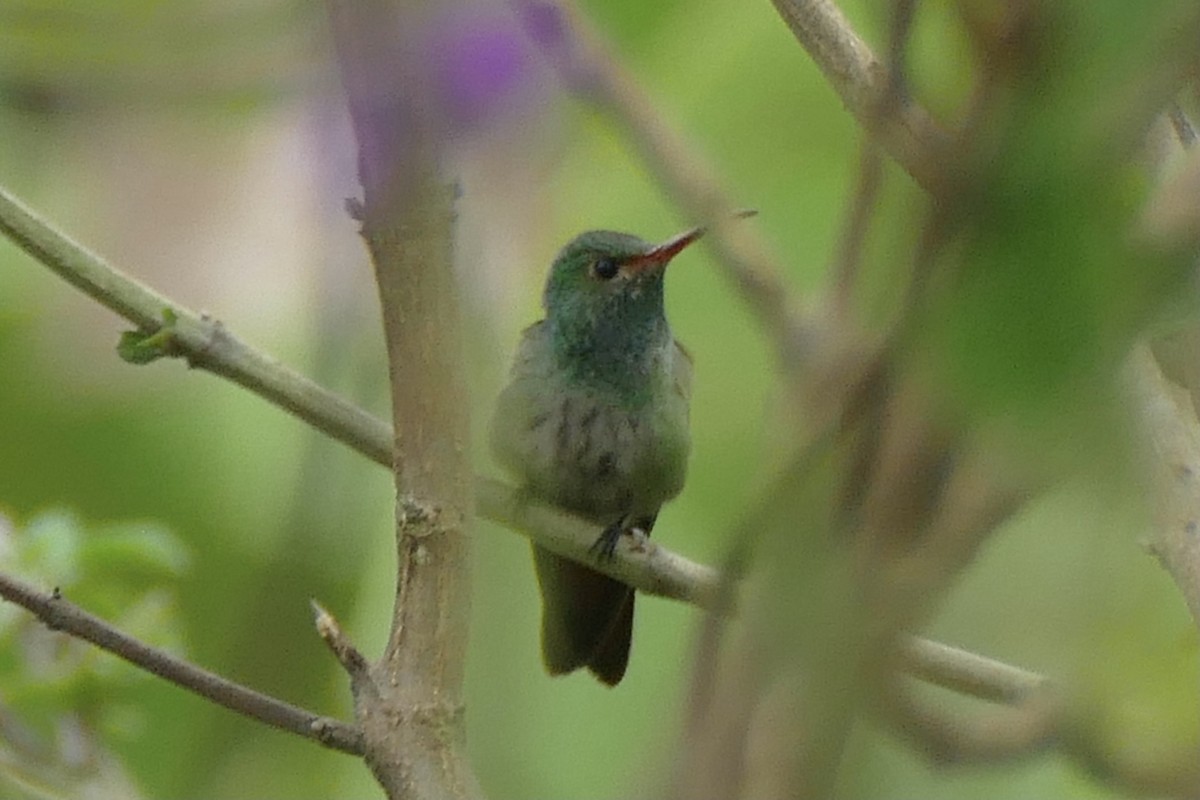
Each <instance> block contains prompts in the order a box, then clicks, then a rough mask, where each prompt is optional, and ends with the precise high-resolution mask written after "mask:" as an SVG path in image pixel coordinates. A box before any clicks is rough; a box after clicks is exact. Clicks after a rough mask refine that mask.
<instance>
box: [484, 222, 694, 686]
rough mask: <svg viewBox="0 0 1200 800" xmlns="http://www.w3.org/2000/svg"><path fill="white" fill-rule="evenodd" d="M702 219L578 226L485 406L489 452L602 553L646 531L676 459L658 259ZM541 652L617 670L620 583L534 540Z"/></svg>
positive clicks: (621, 636)
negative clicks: (579, 525) (688, 225)
mask: <svg viewBox="0 0 1200 800" xmlns="http://www.w3.org/2000/svg"><path fill="white" fill-rule="evenodd" d="M703 233H704V229H703V228H694V229H692V230H690V231H687V232H686V233H682V234H680V235H678V236H675V237H674V238H672V239H669V240H667V241H666V242H663V243H662V244H651V243H649V242H645V241H643V240H641V239H639V238H637V237H636V236H630V235H629V234H625V233H615V232H613V231H589V232H587V233H583V234H580V235H579V236H576V237H575V238H574V239H572V240H571V241H570V242H569V243H568V244H567V246H566V247H564V248H563V249H562V251H561V252H560V253H559V254H558V257H557V258H556V259H555V260H554V264H553V265H552V266H551V267H550V274H549V275H548V276H547V278H546V288H545V293H544V294H543V296H542V306H543V308H544V310H545V319H543V320H542V321H541V322H537V323H534V324H533V325H531V326H530V327H529V328H526V329H525V331H524V333H523V334H522V336H521V343H520V345H519V346H518V349H517V355H516V358H515V360H514V363H513V367H512V373H511V377H510V381H509V384H508V386H507V387H506V388H505V389H504V391H503V392H501V394H500V398H499V400H498V401H497V405H496V412H495V416H494V417H493V419H492V428H491V444H492V449H493V451H494V452H495V454H496V457H497V459H498V460H499V461H500V463H501V464H503V466H504V467H506V468H507V469H508V470H510V471H511V472H512V473H513V474H514V475H515V476H516V477H517V478H518V479H519V480H520V481H522V482H523V484H524V487H525V491H527V492H528V493H529V494H530V496H532V497H536V498H539V499H541V500H544V501H546V502H548V503H550V504H552V505H556V506H559V507H561V508H563V509H566V510H567V511H571V512H574V513H575V514H578V515H580V516H582V517H584V518H586V519H589V520H592V521H593V522H595V523H596V524H597V526H602V528H603V532H602V533H601V534H600V536H599V538H598V539H597V540H596V543H595V545H594V546H593V551H595V552H597V553H598V555H599V557H600V558H605V557H607V558H611V557H612V555H613V553H614V551H615V548H616V545H617V541H618V540H619V539H620V537H621V535H622V534H624V533H634V532H636V531H641V532H642V533H644V534H646V535H649V534H650V532H651V529H652V528H653V527H654V520H655V517H657V515H658V510H659V508H660V507H661V506H662V504H663V503H665V502H666V501H668V500H670V499H671V498H673V497H674V496H675V495H677V494H679V491H680V490H681V489H682V488H683V479H684V475H685V473H686V470H687V458H688V450H689V449H690V446H691V442H690V438H689V435H688V401H689V397H690V395H691V382H692V361H691V357H690V356H689V355H688V353H687V351H686V350H684V349H683V347H682V346H681V345H680V344H679V342H677V341H675V338H674V336H672V335H671V328H670V326H669V325H668V324H667V318H666V315H665V314H664V312H663V273H664V270H665V268H666V266H667V264H668V263H669V262H670V261H671V259H672V258H674V257H675V256H676V255H677V254H678V253H679V252H680V251H681V250H683V249H684V248H685V247H687V246H688V245H689V244H691V243H692V242H694V241H696V240H697V239H698V238H700V236H701V235H702V234H703ZM533 558H534V564H535V566H536V568H537V576H538V583H539V585H540V586H541V591H542V656H543V659H544V661H545V663H546V669H547V670H548V671H549V672H550V674H552V675H559V674H563V673H567V672H572V671H573V670H576V669H578V668H580V667H587V668H588V669H589V670H591V671H592V673H593V674H595V676H596V677H597V678H599V679H600V680H601V681H603V682H604V683H606V684H608V685H609V686H615V685H616V684H617V683H619V682H620V680H621V678H622V677H623V676H624V675H625V667H626V664H627V663H628V661H629V641H630V636H631V635H632V631H633V590H632V589H631V588H629V587H628V586H626V585H625V584H623V583H621V582H619V581H616V580H613V579H612V578H609V577H607V576H605V575H602V574H600V573H598V572H596V571H595V570H592V569H589V568H588V567H586V566H583V565H582V564H578V563H576V562H573V561H570V560H568V559H565V558H561V557H559V556H557V555H554V554H553V553H551V552H549V551H547V550H544V549H542V548H540V547H538V546H537V545H534V547H533Z"/></svg>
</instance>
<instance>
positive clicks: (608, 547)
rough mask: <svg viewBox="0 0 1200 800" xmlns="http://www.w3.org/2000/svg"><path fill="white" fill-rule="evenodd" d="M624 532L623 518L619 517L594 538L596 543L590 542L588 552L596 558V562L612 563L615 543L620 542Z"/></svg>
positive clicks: (615, 549)
mask: <svg viewBox="0 0 1200 800" xmlns="http://www.w3.org/2000/svg"><path fill="white" fill-rule="evenodd" d="M624 532H625V518H624V517H621V518H620V519H619V520H617V521H616V522H614V523H613V524H612V525H609V526H608V527H607V528H605V529H604V531H603V532H602V533H601V534H600V535H599V536H598V537H596V541H594V542H592V546H591V547H589V548H588V552H589V553H591V554H592V555H594V556H596V560H598V561H612V560H613V559H614V558H615V557H616V555H617V542H618V541H620V539H621V534H622V533H624Z"/></svg>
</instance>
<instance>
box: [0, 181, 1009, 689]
mask: <svg viewBox="0 0 1200 800" xmlns="http://www.w3.org/2000/svg"><path fill="white" fill-rule="evenodd" d="M0 230H3V231H6V232H9V233H10V236H12V238H13V239H14V241H16V242H17V244H18V245H20V246H21V247H22V248H24V249H25V250H26V251H27V252H28V253H29V254H30V255H32V256H33V257H34V258H35V259H37V260H38V261H40V262H41V263H43V264H44V265H45V266H47V267H49V268H50V269H51V270H53V271H54V272H55V273H57V274H59V275H60V276H61V277H63V278H64V279H65V280H67V282H69V283H71V284H72V285H74V286H77V287H79V288H81V289H82V290H83V291H84V292H85V293H86V294H88V295H90V296H92V297H94V298H95V299H96V300H97V301H99V302H100V303H101V304H102V305H104V306H106V307H108V308H111V309H113V310H114V311H116V312H117V313H118V314H120V315H121V316H123V317H125V318H126V319H128V320H129V321H131V322H133V323H134V324H138V325H140V324H142V323H143V322H144V321H147V320H149V321H156V320H158V319H159V312H160V310H161V309H162V308H172V309H175V312H176V314H177V316H178V322H177V323H176V330H177V345H178V349H179V351H180V353H181V354H182V355H184V356H187V357H192V356H195V355H196V354H198V353H205V356H206V357H205V359H204V360H203V362H202V364H203V366H205V367H206V368H207V369H209V370H210V371H211V372H213V373H214V374H216V375H220V376H222V377H225V378H228V379H230V380H233V381H234V382H235V383H237V384H239V385H241V386H243V387H245V388H247V389H249V390H250V391H252V392H254V393H255V394H257V395H259V396H260V397H262V398H263V399H265V400H267V401H268V402H271V403H273V404H275V405H277V406H279V407H280V408H283V409H285V410H287V411H290V412H292V413H294V414H295V415H296V416H297V417H299V418H300V419H302V420H304V421H305V422H307V423H309V424H310V425H312V426H313V427H314V428H316V429H317V430H319V431H322V432H324V433H326V434H327V435H329V436H330V437H332V438H334V439H337V440H339V441H341V442H343V443H344V444H346V445H348V446H350V447H351V448H353V449H354V450H357V451H358V452H360V453H362V454H363V455H365V456H366V457H367V458H369V459H371V460H372V461H374V462H375V463H377V464H379V465H380V466H383V467H386V468H388V469H390V468H391V464H392V456H391V452H392V431H391V426H390V425H388V424H387V423H385V422H383V421H382V420H379V419H378V418H376V417H374V416H372V415H371V414H368V413H367V412H366V411H363V410H362V409H360V408H358V407H356V406H354V405H353V404H351V403H348V402H346V401H345V400H343V399H341V398H339V397H337V396H336V395H334V394H332V393H331V392H329V391H327V390H325V389H322V388H321V387H319V386H316V385H315V384H313V383H312V382H311V381H309V380H308V379H307V378H304V377H303V376H301V375H299V374H298V373H295V372H293V371H292V370H290V369H289V368H287V367H285V366H283V365H282V364H280V363H278V362H277V361H275V360H274V359H272V358H269V357H267V356H265V355H263V354H261V353H258V352H257V351H254V350H252V349H251V348H249V347H248V346H246V345H243V344H238V346H237V347H235V348H229V347H220V348H212V349H208V350H207V352H206V351H205V348H206V347H207V343H208V341H209V339H208V337H207V335H204V334H203V333H202V332H201V333H198V334H195V335H190V334H188V333H187V332H188V331H189V330H196V329H197V328H199V329H203V330H208V329H207V328H205V327H204V326H216V325H217V323H215V322H211V321H208V322H205V321H203V320H201V319H200V318H199V317H196V316H195V315H194V314H192V313H191V312H189V311H187V310H186V309H184V308H183V307H182V306H180V305H179V304H178V303H175V302H174V301H171V300H169V299H167V298H164V297H162V296H160V295H158V294H157V293H155V292H154V291H152V290H151V289H148V288H146V287H145V286H143V285H141V284H139V283H138V282H137V281H135V280H134V279H133V278H131V277H129V276H128V275H126V274H124V273H122V272H120V271H118V270H117V269H115V268H114V267H112V266H111V265H110V264H108V262H106V261H104V260H103V259H101V258H100V257H98V256H96V255H94V254H92V253H90V252H88V251H87V250H85V249H84V248H82V247H81V246H79V245H77V244H75V243H73V242H71V241H70V240H69V239H67V237H66V236H65V235H64V234H62V233H60V232H59V231H57V230H56V229H55V228H54V227H52V226H51V225H50V224H49V223H48V222H46V221H45V220H43V219H42V218H41V217H39V216H37V215H36V214H34V213H32V212H30V211H29V210H28V209H27V208H26V207H25V206H24V205H23V204H21V203H20V202H19V201H17V200H16V199H15V198H13V197H12V196H11V195H10V194H8V193H7V192H5V191H4V190H3V189H0ZM14 231H15V232H16V233H13V232H14ZM222 330H223V328H222ZM181 331H182V333H180V332H181ZM224 336H225V337H226V339H227V341H229V342H234V341H236V340H235V339H234V337H233V336H232V335H230V334H228V333H225V334H224ZM267 387H278V390H277V391H275V390H268V388H267ZM474 493H475V503H476V509H475V510H476V513H478V514H479V515H480V516H483V517H486V518H488V519H490V520H493V521H495V522H498V523H500V524H502V525H506V526H508V527H510V528H512V529H513V530H515V531H518V532H520V533H522V534H523V535H525V536H528V537H530V538H531V539H533V540H534V541H536V542H537V543H538V544H539V545H541V546H543V547H546V548H547V549H548V550H551V551H553V552H555V553H559V554H560V555H564V556H567V557H568V558H575V559H580V560H582V559H584V558H590V556H588V548H589V547H590V546H591V544H592V543H593V542H594V541H595V530H594V529H592V528H591V527H589V526H588V525H587V524H586V523H584V522H583V521H581V520H579V519H577V518H575V517H572V516H570V515H568V514H565V513H563V512H562V511H559V510H557V509H554V508H551V507H550V506H546V505H542V504H539V503H536V502H533V501H531V500H529V499H528V498H527V497H526V496H525V495H524V494H523V493H522V492H520V491H519V490H517V489H515V488H513V487H511V486H508V485H506V484H504V483H501V482H499V481H496V480H493V479H490V478H483V477H476V479H475V487H474ZM592 566H593V567H594V568H595V569H597V570H600V571H602V572H605V573H606V574H608V575H611V576H612V577H615V578H617V579H618V580H622V581H625V582H627V583H628V584H629V585H630V586H633V587H634V588H635V589H637V590H639V591H642V592H645V593H647V594H654V595H658V596H661V597H667V598H671V599H675V600H681V601H683V602H686V603H690V604H693V605H696V606H699V607H702V608H711V607H713V604H714V602H715V601H716V594H717V585H718V580H717V573H716V571H715V570H713V569H712V568H711V567H708V566H705V565H702V564H697V563H695V562H693V561H690V560H688V559H686V558H684V557H683V556H680V555H678V554H676V553H673V552H671V551H669V550H667V549H666V548H662V547H658V546H657V545H655V546H654V547H651V548H647V549H646V550H645V551H642V552H635V551H632V550H631V549H629V548H626V547H622V548H620V549H618V551H617V553H616V557H615V558H614V559H613V560H612V561H605V562H603V563H596V564H593V565H592ZM915 641H917V642H921V641H924V640H920V639H918V640H915ZM931 644H933V643H931ZM942 647H945V646H944V645H942ZM929 655H930V654H929V653H927V652H923V651H922V648H920V647H917V648H916V650H915V652H914V653H913V654H912V659H911V660H910V661H909V662H906V663H908V665H909V666H908V668H909V669H913V670H914V672H915V673H916V674H918V675H920V677H921V678H922V679H924V680H928V681H930V682H932V683H936V684H939V685H945V686H946V687H947V688H950V689H954V690H956V691H962V689H960V688H959V687H958V682H959V680H960V678H959V675H960V674H962V673H966V674H974V673H975V671H976V670H977V668H978V667H977V665H976V664H975V663H974V662H971V661H970V660H969V659H968V660H966V661H964V662H962V663H960V664H959V665H958V666H957V667H952V664H953V662H954V660H955V659H954V657H953V656H949V657H948V659H949V660H948V661H947V659H946V658H941V657H939V658H936V659H935V658H929V657H927V656H929ZM976 658H978V657H976ZM1011 669H1013V670H1017V668H1016V667H1013V668H1011ZM975 680H976V681H977V683H978V685H980V686H983V687H987V686H989V685H993V684H994V686H993V689H992V691H994V692H995V693H998V694H1004V693H1005V692H1007V691H1009V690H1010V689H1011V684H1010V683H1009V682H1008V680H1007V679H1006V678H1005V676H1004V675H1002V674H998V673H995V672H993V671H990V670H988V669H983V670H981V671H980V672H979V674H978V675H977V678H976V679H975ZM978 691H982V692H986V691H989V690H987V689H980V690H978ZM967 693H968V694H977V692H976V691H968V692H967Z"/></svg>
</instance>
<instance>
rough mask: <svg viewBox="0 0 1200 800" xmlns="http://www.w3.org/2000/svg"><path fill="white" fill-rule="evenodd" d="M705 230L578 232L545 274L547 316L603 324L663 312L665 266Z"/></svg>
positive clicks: (555, 319)
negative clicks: (656, 234) (654, 237)
mask: <svg viewBox="0 0 1200 800" xmlns="http://www.w3.org/2000/svg"><path fill="white" fill-rule="evenodd" d="M703 232H704V231H703V229H701V228H693V229H692V230H690V231H687V232H686V233H682V234H680V235H679V236H675V237H673V238H671V239H668V240H667V241H665V242H663V243H662V244H651V243H650V242H647V241H645V240H644V239H639V238H638V237H636V236H632V235H630V234H628V233H617V232H616V231H587V232H586V233H581V234H579V235H578V236H576V237H575V238H574V239H572V240H571V241H570V242H568V243H567V246H566V247H564V248H563V249H562V251H561V252H560V253H559V254H558V257H557V258H555V259H554V265H553V266H552V267H551V268H550V274H549V276H547V278H546V290H545V293H544V294H543V295H542V305H543V307H544V308H545V310H546V317H547V318H548V319H551V320H554V321H561V320H562V319H563V318H571V319H572V320H580V321H581V318H582V319H587V320H590V321H591V322H592V323H593V324H600V323H602V322H604V321H605V320H606V319H607V318H613V317H625V316H626V315H628V314H629V313H631V312H637V311H640V312H642V313H646V314H652V313H655V312H657V313H658V314H660V315H661V314H662V282H663V271H664V269H665V268H666V266H667V264H668V263H669V262H670V261H671V259H672V258H674V257H675V256H676V255H677V254H678V253H679V252H680V251H681V250H683V249H684V248H685V247H687V246H688V245H689V244H691V243H692V242H694V241H696V240H697V239H699V238H700V236H701V235H702V234H703Z"/></svg>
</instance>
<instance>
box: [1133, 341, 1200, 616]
mask: <svg viewBox="0 0 1200 800" xmlns="http://www.w3.org/2000/svg"><path fill="white" fill-rule="evenodd" d="M1125 375H1126V380H1127V382H1128V386H1129V389H1130V393H1131V395H1132V396H1133V402H1134V411H1135V413H1136V414H1137V416H1138V422H1139V423H1140V425H1141V431H1142V434H1143V436H1144V438H1145V440H1146V443H1147V444H1148V446H1149V451H1150V452H1149V453H1148V455H1149V457H1150V458H1149V463H1148V464H1147V467H1148V470H1149V472H1150V475H1151V479H1152V481H1153V489H1154V494H1155V499H1156V502H1154V503H1153V508H1154V509H1155V514H1156V520H1155V523H1156V524H1155V526H1154V533H1153V535H1152V537H1151V539H1150V542H1149V549H1150V551H1151V552H1152V553H1153V554H1154V555H1155V556H1157V557H1158V560H1159V561H1160V562H1161V563H1162V565H1163V567H1164V568H1166V570H1167V572H1168V573H1170V575H1171V577H1172V578H1173V579H1174V580H1175V585H1176V586H1178V587H1179V591H1180V593H1181V594H1182V595H1183V599H1184V601H1185V602H1186V603H1187V607H1188V610H1189V611H1190V612H1191V614H1192V621H1193V622H1194V623H1195V624H1196V625H1197V626H1200V536H1198V535H1197V530H1198V528H1200V423H1198V422H1197V420H1196V412H1195V411H1194V410H1193V408H1192V402H1191V398H1190V397H1189V396H1188V394H1187V392H1185V391H1184V390H1183V389H1180V388H1177V387H1175V386H1173V385H1172V384H1171V383H1170V382H1169V381H1168V380H1167V378H1166V377H1165V376H1164V375H1163V373H1162V370H1161V369H1160V368H1159V365H1158V362H1157V361H1155V360H1154V356H1153V355H1152V354H1151V353H1150V350H1149V348H1147V347H1146V345H1144V344H1139V345H1138V346H1137V347H1135V348H1134V351H1133V353H1132V355H1131V356H1130V358H1129V361H1128V362H1127V363H1126V365H1125Z"/></svg>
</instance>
